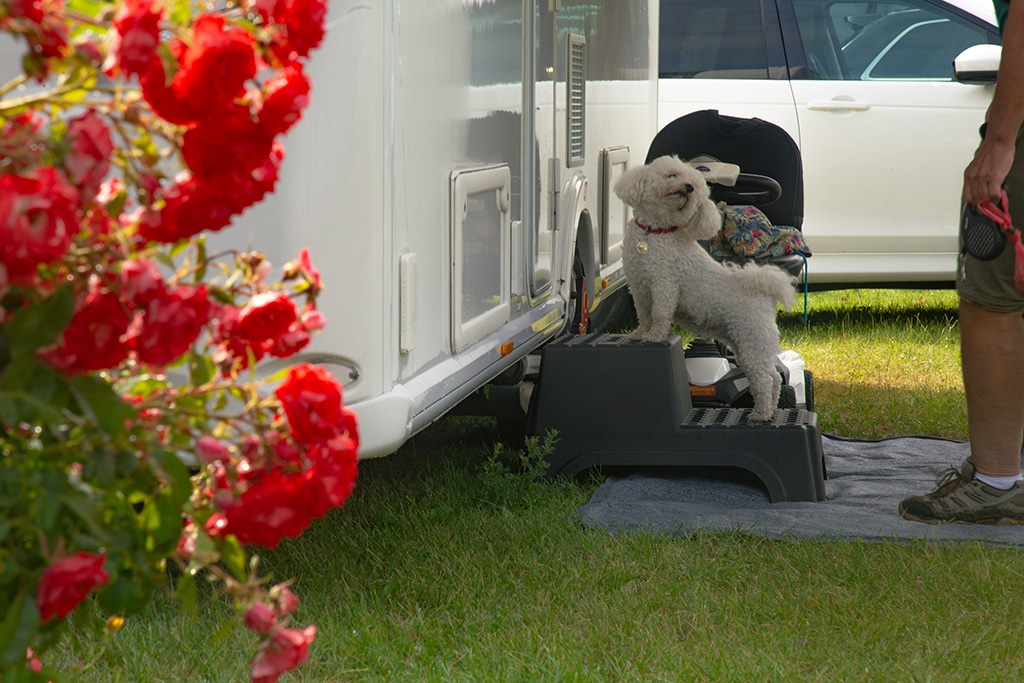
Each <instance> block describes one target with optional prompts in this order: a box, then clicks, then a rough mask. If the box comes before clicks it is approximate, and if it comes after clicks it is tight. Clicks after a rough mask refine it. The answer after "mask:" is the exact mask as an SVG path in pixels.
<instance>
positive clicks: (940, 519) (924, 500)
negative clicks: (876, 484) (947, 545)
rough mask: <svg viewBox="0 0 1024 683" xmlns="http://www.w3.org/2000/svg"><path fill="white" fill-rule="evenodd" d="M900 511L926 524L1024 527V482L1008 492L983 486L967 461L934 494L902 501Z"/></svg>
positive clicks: (971, 464)
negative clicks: (1023, 525)
mask: <svg viewBox="0 0 1024 683" xmlns="http://www.w3.org/2000/svg"><path fill="white" fill-rule="evenodd" d="M899 512H900V515H901V516H902V517H903V518H905V519H909V520H913V521H915V522H924V523H925V524H946V523H950V522H954V523H959V524H997V525H1003V524H1024V482H1020V481H1018V482H1016V483H1015V484H1014V485H1013V486H1012V487H1010V488H1009V489H1008V490H1006V491H1003V490H1000V489H996V488H992V487H991V486H988V485H987V484H982V483H981V482H980V481H977V480H975V478H974V464H973V463H972V462H971V459H970V458H967V459H966V460H964V464H963V465H962V466H961V467H960V470H959V471H957V470H955V469H952V468H951V469H950V470H949V471H948V472H946V474H945V476H944V477H943V478H942V479H941V480H940V481H939V484H938V487H937V488H936V489H935V490H934V491H932V492H931V493H929V494H926V495H923V496H911V497H910V498H905V499H903V500H901V501H900V505H899Z"/></svg>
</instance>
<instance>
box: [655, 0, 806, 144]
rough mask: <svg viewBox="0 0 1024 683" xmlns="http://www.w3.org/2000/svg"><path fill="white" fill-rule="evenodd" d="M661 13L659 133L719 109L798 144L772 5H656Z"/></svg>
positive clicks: (771, 1)
mask: <svg viewBox="0 0 1024 683" xmlns="http://www.w3.org/2000/svg"><path fill="white" fill-rule="evenodd" d="M659 11H660V18H659V22H660V25H661V30H660V36H659V44H658V48H659V54H658V73H659V78H658V100H659V105H658V128H659V129H660V128H664V127H665V126H666V125H667V124H669V123H671V122H672V121H674V120H675V119H677V118H679V117H680V116H683V115H685V114H689V113H690V112H693V111H699V110H701V109H717V110H718V111H719V112H720V113H722V114H726V115H729V116H739V117H744V118H751V117H759V118H762V119H765V120H768V121H771V122H772V123H775V124H777V125H779V126H781V127H782V128H784V129H785V130H786V132H787V133H789V134H790V136H791V137H792V138H793V139H794V140H798V139H799V138H798V130H797V116H796V109H795V108H794V106H793V92H792V90H791V89H790V85H789V71H788V69H787V67H786V56H785V51H784V45H783V41H782V35H781V28H780V23H779V16H778V11H777V9H776V5H775V0H662V2H661V7H660V10H659Z"/></svg>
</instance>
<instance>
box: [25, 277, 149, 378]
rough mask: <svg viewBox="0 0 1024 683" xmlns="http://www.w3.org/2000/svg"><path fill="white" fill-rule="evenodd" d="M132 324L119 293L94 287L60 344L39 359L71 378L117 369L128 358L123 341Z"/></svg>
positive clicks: (72, 318)
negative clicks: (92, 372) (82, 374)
mask: <svg viewBox="0 0 1024 683" xmlns="http://www.w3.org/2000/svg"><path fill="white" fill-rule="evenodd" d="M131 321H132V319H131V317H130V316H129V314H128V311H127V309H126V308H125V305H124V303H123V302H122V301H121V300H120V298H119V297H118V296H117V294H116V293H114V292H111V291H110V290H109V289H107V288H105V287H95V288H93V289H92V290H90V291H89V293H88V295H86V297H85V299H84V300H83V301H82V303H81V304H80V305H79V306H78V308H77V310H75V313H74V315H72V316H71V322H70V323H69V324H68V326H67V328H66V329H65V330H64V333H63V334H62V335H61V337H60V339H59V340H58V341H57V343H56V344H54V345H53V346H50V347H48V348H46V349H43V350H41V351H40V352H39V357H40V358H42V359H43V360H44V361H46V362H47V363H49V364H50V365H52V366H53V367H55V368H56V369H58V370H60V371H61V372H63V373H65V374H68V375H77V374H81V373H84V372H90V371H93V370H106V369H107V368H112V367H116V366H117V365H120V364H121V361H123V360H124V359H125V358H127V357H128V347H127V346H125V344H124V343H123V342H122V340H121V338H122V337H123V336H124V334H125V333H126V332H127V331H128V326H129V324H131Z"/></svg>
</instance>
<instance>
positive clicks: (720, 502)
mask: <svg viewBox="0 0 1024 683" xmlns="http://www.w3.org/2000/svg"><path fill="white" fill-rule="evenodd" d="M822 449H823V452H824V455H825V468H826V471H827V474H828V477H827V479H826V480H825V493H826V500H824V501H819V502H814V503H811V502H780V503H774V504H773V503H771V502H770V501H769V499H768V495H767V493H766V492H765V491H764V490H763V488H762V487H759V486H757V485H756V484H751V483H741V482H739V481H726V480H722V479H712V478H706V477H700V476H688V475H687V473H686V472H687V470H686V468H680V469H678V470H672V469H660V470H657V471H656V472H655V471H637V472H633V473H629V474H626V475H625V476H621V477H608V478H607V479H606V481H605V482H604V483H603V484H602V485H601V486H600V487H599V488H598V489H597V490H596V491H595V492H594V494H593V496H591V498H590V500H589V501H588V502H587V503H586V504H584V505H583V506H582V507H580V508H579V509H578V512H579V513H580V515H581V516H582V518H583V522H584V524H586V525H587V526H589V527H593V528H603V529H606V530H608V531H610V532H613V533H620V532H624V531H631V530H640V529H642V530H647V531H653V532H660V533H673V534H686V533H691V532H693V531H697V530H700V529H705V530H736V529H739V530H742V531H744V532H747V533H751V534H757V535H762V536H772V537H796V538H861V539H865V540H905V541H911V540H920V539H931V540H950V541H975V542H983V543H989V544H992V545H999V546H1024V527H1018V526H987V525H974V524H942V525H930V524H921V523H920V522H910V521H907V520H905V519H903V518H902V517H900V516H899V514H898V513H897V512H896V506H897V504H898V503H899V501H900V500H901V499H903V498H905V497H907V496H910V495H917V494H922V493H927V492H928V491H931V490H932V489H934V488H935V483H936V481H937V480H938V478H939V477H941V475H942V473H943V471H944V470H946V469H948V468H949V467H959V466H960V463H961V462H962V461H963V460H964V458H966V457H967V456H968V454H969V452H970V451H969V445H968V444H967V443H963V442H959V441H948V440H944V439H933V438H927V437H899V438H892V439H883V440H879V441H859V440H851V439H843V438H838V437H831V436H823V437H822Z"/></svg>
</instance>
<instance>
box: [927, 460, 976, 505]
mask: <svg viewBox="0 0 1024 683" xmlns="http://www.w3.org/2000/svg"><path fill="white" fill-rule="evenodd" d="M970 481H971V480H970V479H967V478H966V477H964V476H963V474H962V473H961V471H960V470H958V469H957V468H955V467H950V468H949V469H948V470H946V471H945V472H943V473H942V478H940V479H939V481H938V483H937V484H936V485H935V490H934V491H932V492H931V493H929V494H928V495H929V496H930V497H932V498H942V497H943V496H948V495H949V494H950V493H952V492H953V491H955V490H957V489H958V488H960V487H961V486H963V485H964V484H967V483H969V482H970Z"/></svg>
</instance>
